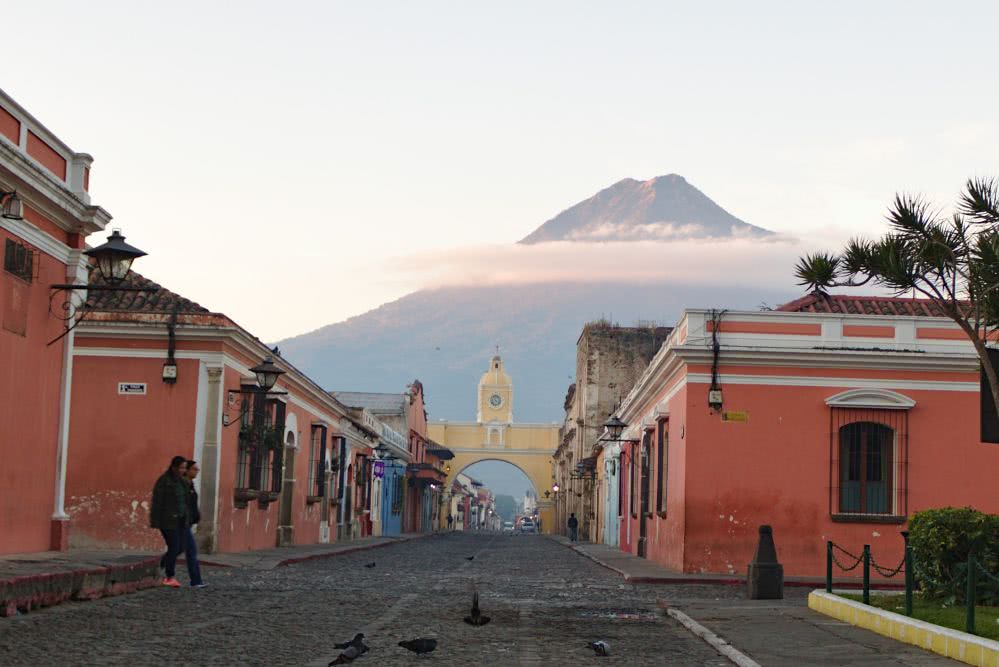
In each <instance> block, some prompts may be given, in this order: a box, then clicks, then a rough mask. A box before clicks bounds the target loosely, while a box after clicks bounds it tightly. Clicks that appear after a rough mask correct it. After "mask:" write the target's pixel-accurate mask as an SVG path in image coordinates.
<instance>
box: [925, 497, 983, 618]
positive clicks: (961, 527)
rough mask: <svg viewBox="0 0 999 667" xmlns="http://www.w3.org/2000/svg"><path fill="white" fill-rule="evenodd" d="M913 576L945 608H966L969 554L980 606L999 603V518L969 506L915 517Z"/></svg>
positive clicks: (938, 510)
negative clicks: (975, 564)
mask: <svg viewBox="0 0 999 667" xmlns="http://www.w3.org/2000/svg"><path fill="white" fill-rule="evenodd" d="M909 544H910V545H911V546H912V560H913V573H914V574H915V578H916V581H917V582H918V584H919V587H920V589H922V591H923V593H924V595H926V596H927V597H929V598H933V599H937V600H941V601H943V602H944V603H945V604H956V603H963V602H964V597H965V591H966V588H967V570H968V565H967V564H968V553H969V552H971V551H972V550H974V554H975V560H976V561H978V562H979V563H980V564H981V566H982V568H983V569H984V570H985V572H983V571H982V570H981V569H979V571H978V574H977V577H978V579H977V581H978V586H977V596H978V604H999V514H985V513H984V512H979V511H977V510H974V509H972V508H970V507H960V508H958V507H942V508H940V509H931V510H924V511H922V512H916V513H915V514H913V516H912V519H911V520H910V521H909Z"/></svg>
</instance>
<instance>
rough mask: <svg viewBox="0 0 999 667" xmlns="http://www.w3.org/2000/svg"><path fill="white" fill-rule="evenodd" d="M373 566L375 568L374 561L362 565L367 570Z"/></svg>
mask: <svg viewBox="0 0 999 667" xmlns="http://www.w3.org/2000/svg"><path fill="white" fill-rule="evenodd" d="M374 566H375V562H374V561H371V562H370V563H365V565H364V567H366V568H369V569H370V568H372V567H374Z"/></svg>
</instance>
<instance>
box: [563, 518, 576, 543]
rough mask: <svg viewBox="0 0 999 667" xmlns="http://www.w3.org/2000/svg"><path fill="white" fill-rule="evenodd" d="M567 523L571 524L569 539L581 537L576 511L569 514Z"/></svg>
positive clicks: (574, 539)
mask: <svg viewBox="0 0 999 667" xmlns="http://www.w3.org/2000/svg"><path fill="white" fill-rule="evenodd" d="M566 525H567V526H569V539H570V540H571V541H573V542H575V541H576V540H577V539H579V519H577V518H576V513H575V512H573V513H572V514H570V515H569V520H568V521H567V522H566Z"/></svg>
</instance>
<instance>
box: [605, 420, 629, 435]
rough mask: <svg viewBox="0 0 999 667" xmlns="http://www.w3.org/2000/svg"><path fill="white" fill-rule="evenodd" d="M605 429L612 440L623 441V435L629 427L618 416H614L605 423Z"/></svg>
mask: <svg viewBox="0 0 999 667" xmlns="http://www.w3.org/2000/svg"><path fill="white" fill-rule="evenodd" d="M604 428H605V429H607V433H608V435H610V439H611V440H614V441H619V440H620V439H621V434H622V433H624V429H626V428H628V425H627V424H625V423H624V422H623V421H621V420H620V419H618V417H617V415H613V416H611V418H610V419H608V420H607V421H606V422H604Z"/></svg>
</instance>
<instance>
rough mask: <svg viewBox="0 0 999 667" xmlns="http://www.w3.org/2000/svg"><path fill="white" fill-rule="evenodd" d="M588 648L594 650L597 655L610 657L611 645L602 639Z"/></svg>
mask: <svg viewBox="0 0 999 667" xmlns="http://www.w3.org/2000/svg"><path fill="white" fill-rule="evenodd" d="M587 646H588V647H589V648H592V649H593V652H594V653H596V654H597V655H604V656H606V655H610V644H608V643H607V642H605V641H604V640H602V639H601V640H600V641H598V642H590V643H589V644H587Z"/></svg>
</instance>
